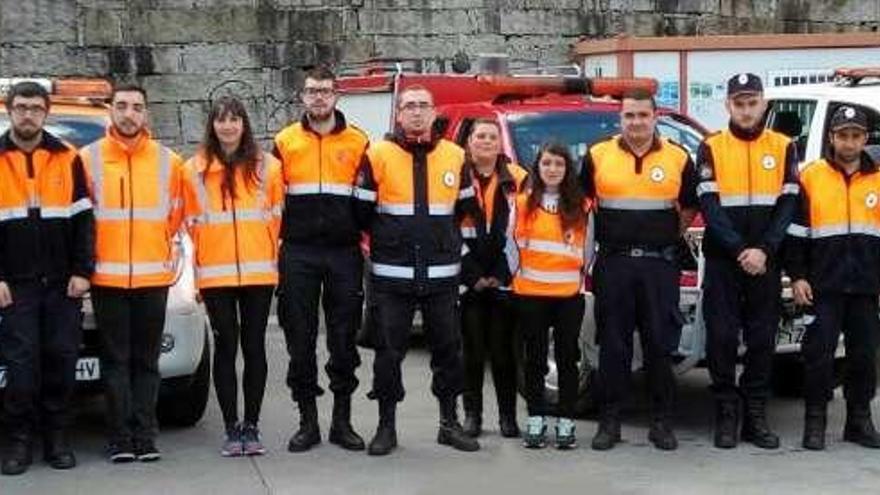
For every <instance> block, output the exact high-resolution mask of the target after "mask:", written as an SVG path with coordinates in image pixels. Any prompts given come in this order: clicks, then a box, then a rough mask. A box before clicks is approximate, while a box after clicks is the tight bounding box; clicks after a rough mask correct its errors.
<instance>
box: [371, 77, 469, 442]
mask: <svg viewBox="0 0 880 495" xmlns="http://www.w3.org/2000/svg"><path fill="white" fill-rule="evenodd" d="M435 118H436V114H435V113H434V97H433V95H432V94H431V92H430V91H428V90H427V89H426V88H424V87H418V86H411V87H409V88H407V89H405V90H403V91H402V92H401V93H400V95H399V96H398V101H397V123H398V129H397V131H396V132H395V134H394V135H393V136H391V137H390V138H389V139H386V140H384V141H381V142H379V143H376V144H374V145H373V146H371V147H370V149H369V150H368V151H367V154H366V156H365V159H364V162H363V164H362V165H361V168H360V172H359V174H358V185H357V188H356V190H355V194H356V195H357V197H358V199H359V207H358V218H359V221H360V222H361V225H362V226H363V227H364V230H366V231H367V232H369V233H370V235H371V245H370V261H371V262H372V264H371V271H372V273H371V279H370V287H371V290H372V291H373V292H372V293H371V298H372V305H373V308H372V309H373V311H375V325H376V327H377V328H376V333H377V335H376V336H375V345H376V360H375V361H374V363H373V371H374V377H373V390H372V391H371V392H370V397H371V398H374V399H377V400H378V401H379V427H378V428H377V430H376V435H375V436H374V437H373V440H372V441H371V442H370V447H369V454H370V455H386V454H389V453H391V451H392V450H394V449H395V448H396V447H397V430H396V425H395V413H396V410H397V403H398V402H400V401H402V400H403V396H404V390H403V382H402V379H401V374H400V364H401V361H403V358H404V356H405V355H406V349H407V343H408V341H409V334H410V329H411V328H412V320H413V314H414V312H415V310H416V308H418V309H420V310H421V313H422V318H423V323H424V328H425V333H426V334H427V337H428V345H429V347H430V348H431V371H432V372H433V374H434V377H433V381H432V383H431V391H432V392H433V393H434V395H435V396H436V397H437V400H438V401H439V403H440V429H439V431H438V434H437V442H438V443H441V444H444V445H450V446H452V447H453V448H456V449H459V450H464V451H474V450H478V449H479V448H480V445H479V443H477V441H476V440H474V439H472V438H470V437H468V436H467V435H465V433H464V430H463V429H462V427H461V425H460V424H459V422H458V417H457V412H456V401H457V398H458V396H459V395H460V394H461V392H462V389H463V386H464V366H463V363H462V340H461V331H460V330H459V328H458V283H459V273H460V272H461V234H460V232H459V225H458V223H457V222H456V213H457V212H458V213H461V212H463V211H468V212H471V213H477V212H476V208H477V206H476V199H475V191H474V188H473V186H472V185H471V182H470V175H469V174H464V173H462V170H463V165H464V150H462V149H461V148H459V147H458V146H456V145H455V144H453V143H450V142H449V141H446V140H445V139H442V138H441V137H439V136H437V135H434V133H433V123H434V119H435Z"/></svg>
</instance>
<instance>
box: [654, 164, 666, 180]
mask: <svg viewBox="0 0 880 495" xmlns="http://www.w3.org/2000/svg"><path fill="white" fill-rule="evenodd" d="M665 178H666V172H664V171H663V167H659V166H658V167H654V168H652V169H651V180H652V181H654V182H663V179H665Z"/></svg>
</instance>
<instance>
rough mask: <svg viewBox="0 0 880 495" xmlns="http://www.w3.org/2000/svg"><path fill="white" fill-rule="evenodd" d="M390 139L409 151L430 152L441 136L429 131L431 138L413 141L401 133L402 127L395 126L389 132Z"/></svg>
mask: <svg viewBox="0 0 880 495" xmlns="http://www.w3.org/2000/svg"><path fill="white" fill-rule="evenodd" d="M389 137H390V141H392V142H393V143H395V144H397V145H398V146H400V147H401V148H403V149H405V150H406V151H409V152H410V153H415V152H423V153H430V152H431V151H433V150H434V148H436V147H437V143H439V142H440V139H441V138H442V136H440V135H438V134H437V133H435V132H433V131H432V132H431V138H430V139H429V140H427V141H413V140H411V139H407V137H406V136H405V135H404V133H403V129H401V128H400V127H396V128H395V129H394V133H393V134H391V136H389Z"/></svg>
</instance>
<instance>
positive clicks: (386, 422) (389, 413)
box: [367, 401, 397, 455]
mask: <svg viewBox="0 0 880 495" xmlns="http://www.w3.org/2000/svg"><path fill="white" fill-rule="evenodd" d="M396 413H397V403H396V402H394V401H387V402H386V401H380V402H379V427H378V428H376V435H375V436H374V437H373V439H372V440H370V447H369V448H368V450H367V453H368V454H370V455H388V454H390V453H391V451H393V450H394V449H395V448H397V430H396V429H395V423H396V418H395V416H396Z"/></svg>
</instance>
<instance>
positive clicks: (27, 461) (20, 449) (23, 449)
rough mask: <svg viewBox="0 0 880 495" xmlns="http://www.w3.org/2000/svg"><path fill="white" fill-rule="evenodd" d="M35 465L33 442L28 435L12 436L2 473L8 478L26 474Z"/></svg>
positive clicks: (0, 470)
mask: <svg viewBox="0 0 880 495" xmlns="http://www.w3.org/2000/svg"><path fill="white" fill-rule="evenodd" d="M32 463H33V456H32V454H31V440H30V438H29V437H28V436H26V435H21V436H10V439H9V447H8V448H7V451H6V455H4V456H3V462H2V465H0V472H2V473H3V474H5V475H7V476H16V475H19V474H24V472H25V471H27V470H28V468H29V467H30V466H31V464H32Z"/></svg>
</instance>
